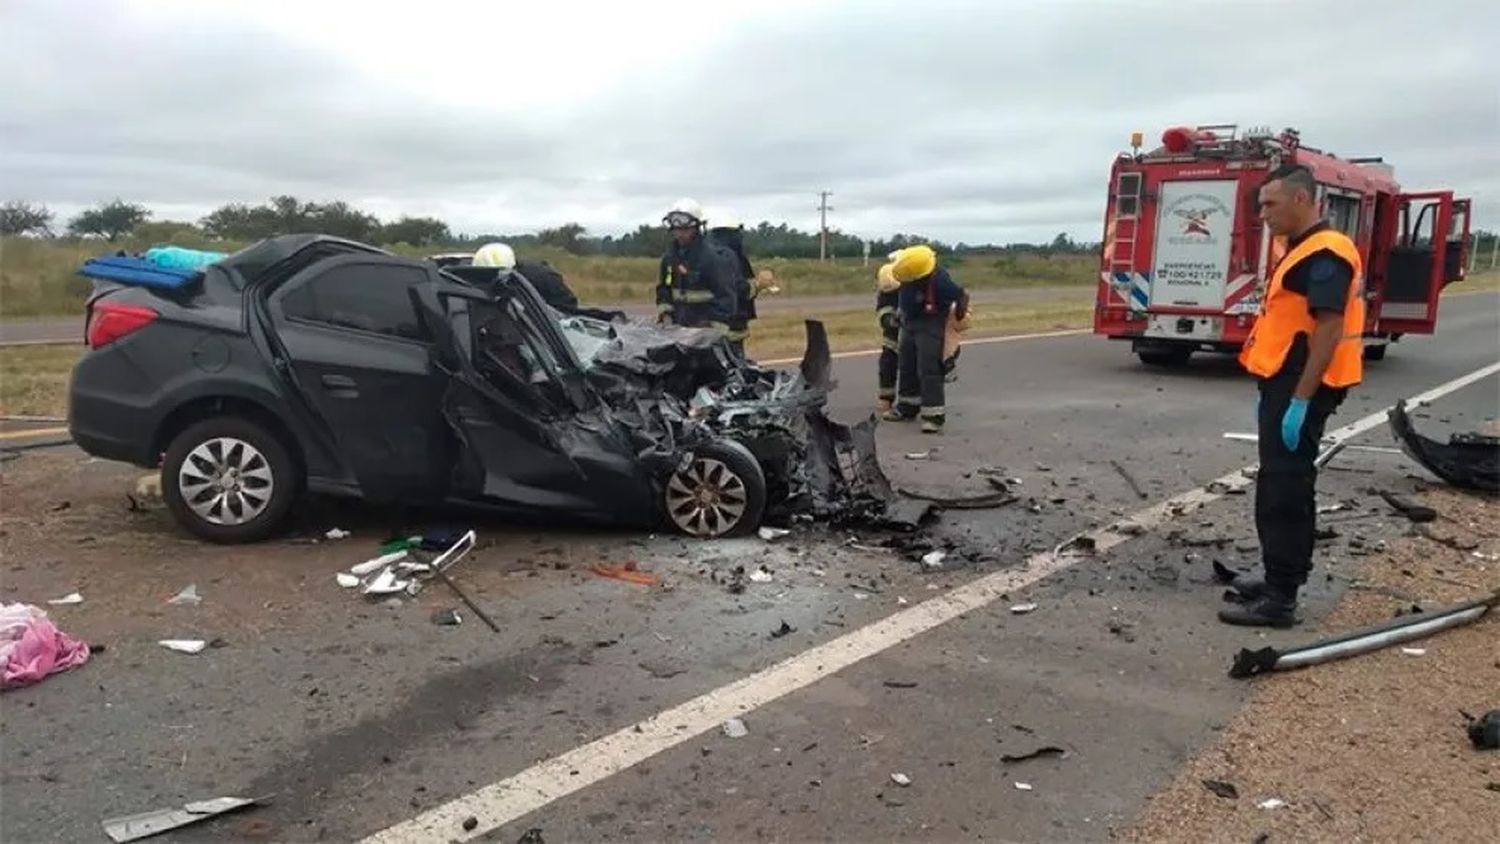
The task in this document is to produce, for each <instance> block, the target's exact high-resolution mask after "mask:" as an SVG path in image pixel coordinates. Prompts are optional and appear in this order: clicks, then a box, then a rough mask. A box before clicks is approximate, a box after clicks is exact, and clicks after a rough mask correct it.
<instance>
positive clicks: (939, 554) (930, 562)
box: [922, 551, 948, 569]
mask: <svg viewBox="0 0 1500 844" xmlns="http://www.w3.org/2000/svg"><path fill="white" fill-rule="evenodd" d="M946 559H948V552H947V551H931V552H929V553H926V554H923V555H922V566H923V567H924V568H929V569H937V568H942V567H943V560H946Z"/></svg>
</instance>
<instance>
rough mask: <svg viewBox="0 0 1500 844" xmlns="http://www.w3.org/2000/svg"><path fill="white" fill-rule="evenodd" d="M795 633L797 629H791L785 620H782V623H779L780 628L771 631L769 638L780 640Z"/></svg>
mask: <svg viewBox="0 0 1500 844" xmlns="http://www.w3.org/2000/svg"><path fill="white" fill-rule="evenodd" d="M796 632H797V628H795V627H793V626H792V625H790V624H787V623H786V620H785V619H783V620H782V622H781V626H780V627H778V628H776V629H775V630H772V631H771V638H772V639H780V638H781V637H782V636H786V635H789V634H791V633H796Z"/></svg>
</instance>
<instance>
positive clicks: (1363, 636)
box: [1229, 590, 1500, 679]
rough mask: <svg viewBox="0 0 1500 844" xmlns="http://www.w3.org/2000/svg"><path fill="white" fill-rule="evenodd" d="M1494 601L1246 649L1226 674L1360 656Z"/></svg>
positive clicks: (1467, 616)
mask: <svg viewBox="0 0 1500 844" xmlns="http://www.w3.org/2000/svg"><path fill="white" fill-rule="evenodd" d="M1497 604H1500V590H1497V591H1496V592H1495V593H1494V594H1491V595H1489V596H1488V597H1484V598H1478V599H1475V600H1472V601H1467V602H1465V603H1462V604H1459V605H1457V606H1453V607H1449V608H1447V609H1442V610H1433V611H1431V612H1425V613H1417V614H1414V615H1409V616H1404V617H1402V618H1399V619H1396V620H1395V621H1389V622H1385V623H1383V624H1377V625H1374V626H1372V627H1366V628H1364V629H1362V630H1355V631H1352V632H1349V633H1341V634H1339V635H1337V636H1334V637H1332V638H1329V639H1324V640H1322V641H1318V642H1312V643H1310V644H1307V645H1301V646H1299V647H1295V648H1287V649H1278V648H1260V649H1258V650H1250V649H1248V648H1246V649H1243V650H1241V651H1240V652H1239V654H1237V655H1236V656H1235V658H1234V664H1233V665H1232V666H1230V669H1229V676H1231V677H1234V678H1236V679H1243V678H1246V677H1253V676H1255V675H1257V674H1265V673H1267V672H1270V671H1290V670H1292V669H1294V668H1306V667H1307V666H1309V665H1318V664H1320V663H1324V662H1331V661H1333V660H1336V659H1344V658H1345V657H1351V656H1359V655H1360V654H1366V653H1370V652H1371V651H1377V650H1380V649H1381V648H1388V647H1390V646H1392V645H1399V644H1401V643H1402V642H1410V641H1413V640H1415V639H1421V638H1424V637H1427V636H1431V635H1432V634H1434V633H1437V632H1439V631H1442V630H1447V629H1449V628H1452V627H1459V626H1462V625H1465V624H1470V623H1472V622H1475V621H1478V620H1479V619H1481V618H1483V617H1484V615H1485V614H1486V613H1488V612H1489V611H1490V610H1491V609H1494V607H1495V606H1496V605H1497Z"/></svg>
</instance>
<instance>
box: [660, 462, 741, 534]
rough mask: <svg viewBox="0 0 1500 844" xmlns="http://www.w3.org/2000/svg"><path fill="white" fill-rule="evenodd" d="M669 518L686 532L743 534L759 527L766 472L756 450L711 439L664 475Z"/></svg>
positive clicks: (674, 524)
mask: <svg viewBox="0 0 1500 844" xmlns="http://www.w3.org/2000/svg"><path fill="white" fill-rule="evenodd" d="M664 495H665V499H666V500H665V502H664V504H665V508H666V514H667V518H668V520H670V521H671V523H672V526H673V527H675V528H676V529H677V530H680V531H682V532H683V533H685V534H687V535H689V536H696V537H699V538H701V539H712V538H715V537H720V536H743V535H745V534H747V533H750V532H751V531H753V530H755V529H756V528H758V527H760V520H761V517H762V516H763V515H764V514H765V509H766V477H765V473H764V472H762V471H761V468H760V464H759V463H757V462H756V460H755V455H753V454H751V453H750V450H749V449H747V448H745V447H744V446H743V445H740V444H739V443H737V442H731V441H728V440H724V441H720V442H714V443H710V444H709V445H706V446H703V447H702V448H699V449H697V450H696V451H695V452H694V453H693V457H692V460H691V461H689V463H688V465H687V466H686V467H685V468H683V469H681V470H680V471H678V472H676V473H675V474H673V475H672V476H671V477H670V478H668V479H667V483H666V488H665V491H664Z"/></svg>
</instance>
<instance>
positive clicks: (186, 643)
mask: <svg viewBox="0 0 1500 844" xmlns="http://www.w3.org/2000/svg"><path fill="white" fill-rule="evenodd" d="M156 644H158V645H161V646H162V647H164V648H166V649H167V650H169V651H177V652H178V653H183V654H196V653H202V652H203V649H204V648H206V647H208V643H207V642H205V641H203V640H202V639H162V640H161V641H159V642H157V643H156Z"/></svg>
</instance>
